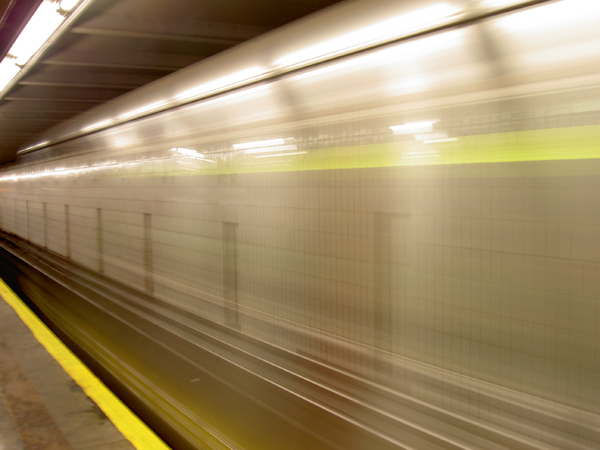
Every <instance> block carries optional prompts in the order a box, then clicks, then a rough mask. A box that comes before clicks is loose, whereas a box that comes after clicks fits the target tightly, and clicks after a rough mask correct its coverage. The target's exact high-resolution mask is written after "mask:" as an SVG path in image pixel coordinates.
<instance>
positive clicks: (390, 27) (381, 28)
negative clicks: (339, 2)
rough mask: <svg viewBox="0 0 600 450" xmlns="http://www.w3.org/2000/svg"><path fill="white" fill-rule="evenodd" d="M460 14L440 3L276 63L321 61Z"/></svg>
mask: <svg viewBox="0 0 600 450" xmlns="http://www.w3.org/2000/svg"><path fill="white" fill-rule="evenodd" d="M458 13H459V10H458V9H456V8H455V7H453V6H450V5H448V4H446V3H438V4H435V5H431V6H428V7H426V8H421V9H418V10H416V11H412V12H409V13H404V14H401V15H399V16H397V17H393V18H391V19H388V20H385V21H382V22H379V23H376V24H374V25H371V26H368V27H365V28H362V29H359V30H357V31H353V32H351V33H346V34H343V35H341V36H339V37H336V38H333V39H330V40H329V41H325V42H323V43H320V44H317V45H313V46H311V47H308V48H305V49H302V50H299V51H297V52H294V53H291V54H289V55H286V56H284V57H282V58H280V59H278V60H277V61H275V64H276V65H277V66H279V67H285V66H293V65H297V64H301V63H306V62H309V61H314V60H320V59H322V58H323V57H326V56H331V57H333V56H336V55H339V54H340V53H343V52H345V51H350V50H353V49H358V48H361V47H364V46H367V45H371V44H375V43H380V42H386V41H389V40H391V39H394V38H397V37H400V36H407V35H409V34H412V33H415V32H419V31H424V30H426V29H428V28H431V27H433V26H436V25H440V24H443V23H445V22H446V21H447V20H448V19H450V18H451V17H452V16H454V15H456V14H458Z"/></svg>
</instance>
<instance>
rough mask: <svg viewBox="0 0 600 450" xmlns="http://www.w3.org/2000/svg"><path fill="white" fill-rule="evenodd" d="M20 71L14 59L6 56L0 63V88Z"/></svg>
mask: <svg viewBox="0 0 600 450" xmlns="http://www.w3.org/2000/svg"><path fill="white" fill-rule="evenodd" d="M20 71H21V68H20V67H19V66H17V65H16V64H15V60H14V59H13V58H10V57H8V56H7V57H6V58H4V59H3V60H2V62H1V63H0V90H2V89H4V88H5V87H6V86H7V85H8V83H10V82H11V81H12V80H13V78H14V77H16V76H17V74H18V73H19V72H20Z"/></svg>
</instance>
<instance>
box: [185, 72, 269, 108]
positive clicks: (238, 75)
mask: <svg viewBox="0 0 600 450" xmlns="http://www.w3.org/2000/svg"><path fill="white" fill-rule="evenodd" d="M263 73H264V70H263V69H262V68H260V67H250V68H249V69H245V70H242V71H240V72H235V73H232V74H231V75H227V76H225V77H222V78H218V79H216V80H214V81H210V82H208V83H205V84H201V85H200V86H196V87H194V88H192V89H188V90H187V91H184V92H181V93H180V94H177V95H176V96H175V98H176V99H178V100H186V99H190V98H194V97H200V96H201V95H205V94H209V93H211V92H215V91H218V90H221V89H223V88H225V87H229V86H233V85H236V84H239V83H241V82H242V81H247V80H250V79H251V78H254V77H257V76H258V75H261V74H263Z"/></svg>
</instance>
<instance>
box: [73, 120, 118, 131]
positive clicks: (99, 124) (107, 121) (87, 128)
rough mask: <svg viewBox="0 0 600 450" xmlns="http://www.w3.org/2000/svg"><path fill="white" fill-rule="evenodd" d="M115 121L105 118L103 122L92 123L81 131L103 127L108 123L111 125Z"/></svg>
mask: <svg viewBox="0 0 600 450" xmlns="http://www.w3.org/2000/svg"><path fill="white" fill-rule="evenodd" d="M113 122H114V120H111V119H108V120H103V121H102V122H98V123H95V124H93V125H90V126H88V127H85V128H82V129H81V131H92V130H97V129H98V128H102V127H105V126H107V125H110V124H111V123H113Z"/></svg>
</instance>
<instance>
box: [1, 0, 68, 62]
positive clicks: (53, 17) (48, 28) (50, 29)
mask: <svg viewBox="0 0 600 450" xmlns="http://www.w3.org/2000/svg"><path fill="white" fill-rule="evenodd" d="M64 20H65V17H64V16H63V15H61V14H59V13H58V10H57V5H56V3H52V2H50V1H49V0H45V1H43V2H42V3H41V5H40V6H39V7H38V9H37V10H36V11H35V13H34V14H33V16H32V17H31V19H29V22H27V25H25V28H24V29H23V31H21V34H19V37H18V38H17V40H16V41H15V43H14V44H13V45H12V47H11V48H10V50H9V51H8V53H9V54H10V55H12V56H14V57H15V58H16V63H17V64H19V65H20V66H22V65H24V64H26V63H27V62H28V61H29V60H30V59H31V57H32V56H33V55H35V54H36V53H37V51H38V50H39V49H41V48H42V47H43V45H44V44H45V43H46V41H47V40H48V39H49V38H50V36H52V34H54V32H55V31H56V30H57V29H58V27H59V26H60V25H61V24H62V23H63V21H64Z"/></svg>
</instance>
